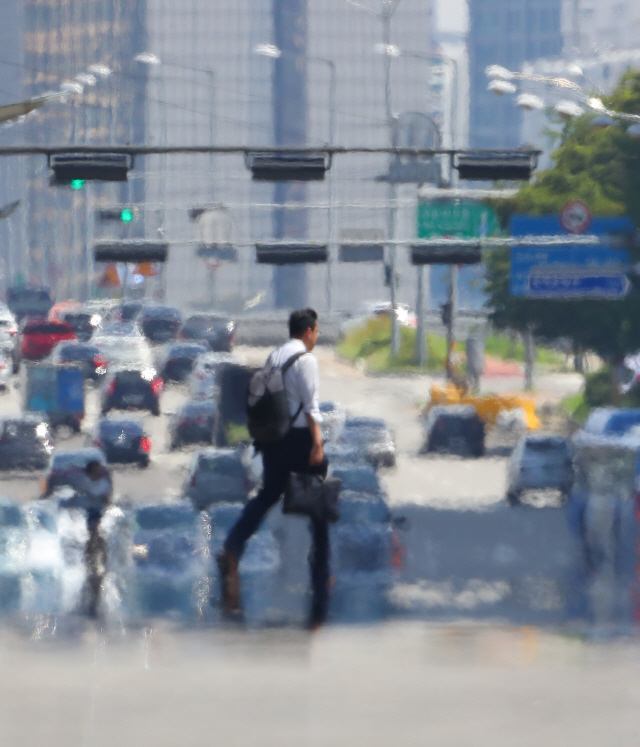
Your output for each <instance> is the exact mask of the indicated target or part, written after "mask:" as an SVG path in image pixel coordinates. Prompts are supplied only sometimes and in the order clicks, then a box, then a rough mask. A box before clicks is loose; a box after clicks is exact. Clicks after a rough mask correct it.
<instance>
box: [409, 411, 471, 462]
mask: <svg viewBox="0 0 640 747" xmlns="http://www.w3.org/2000/svg"><path fill="white" fill-rule="evenodd" d="M424 431H425V440H424V446H423V448H422V453H425V452H439V453H445V454H457V455H458V456H465V457H466V456H471V457H481V456H482V455H483V454H484V435H485V429H484V423H483V422H482V420H481V419H480V418H479V416H478V413H477V412H476V409H475V407H472V406H471V405H437V406H436V407H432V408H431V409H430V410H429V412H428V414H427V417H426V419H425V423H424Z"/></svg>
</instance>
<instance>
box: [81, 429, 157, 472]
mask: <svg viewBox="0 0 640 747" xmlns="http://www.w3.org/2000/svg"><path fill="white" fill-rule="evenodd" d="M93 445H94V446H97V447H98V448H99V449H102V451H103V452H104V454H105V456H106V458H107V462H109V463H110V464H113V463H116V462H117V463H119V464H132V463H136V464H138V466H139V467H143V468H144V467H148V466H149V455H150V452H151V439H150V438H149V436H148V434H147V433H146V431H145V429H144V424H143V423H142V421H141V420H137V419H136V420H134V419H132V418H100V420H98V424H97V425H96V427H95V430H94V433H93Z"/></svg>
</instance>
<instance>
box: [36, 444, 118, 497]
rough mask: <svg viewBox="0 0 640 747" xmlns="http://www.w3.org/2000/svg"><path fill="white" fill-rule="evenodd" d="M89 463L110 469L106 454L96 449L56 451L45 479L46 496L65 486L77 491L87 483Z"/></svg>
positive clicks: (44, 492) (44, 491)
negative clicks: (98, 463) (86, 476)
mask: <svg viewBox="0 0 640 747" xmlns="http://www.w3.org/2000/svg"><path fill="white" fill-rule="evenodd" d="M89 462H100V463H101V464H102V465H103V467H104V468H105V469H106V470H108V469H109V468H108V466H107V458H106V457H105V455H104V452H103V451H102V450H101V449H97V448H96V447H89V448H85V449H73V450H70V451H58V450H55V451H54V452H53V454H52V455H51V460H50V461H49V467H48V469H47V472H46V474H45V477H44V490H43V494H44V496H45V497H47V496H50V495H52V493H54V491H56V490H57V489H58V488H61V487H65V486H68V487H70V488H73V489H75V490H77V489H78V487H79V486H82V485H83V484H84V482H85V475H86V469H87V465H88V464H89Z"/></svg>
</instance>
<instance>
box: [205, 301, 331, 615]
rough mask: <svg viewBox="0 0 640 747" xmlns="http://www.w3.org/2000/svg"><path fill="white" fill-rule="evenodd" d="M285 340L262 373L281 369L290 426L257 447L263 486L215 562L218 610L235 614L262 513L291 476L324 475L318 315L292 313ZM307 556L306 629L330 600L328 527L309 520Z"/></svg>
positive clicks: (310, 312) (322, 523) (317, 520)
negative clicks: (247, 550) (244, 563)
mask: <svg viewBox="0 0 640 747" xmlns="http://www.w3.org/2000/svg"><path fill="white" fill-rule="evenodd" d="M289 337H290V339H289V340H288V342H286V343H285V344H284V345H282V346H281V347H279V348H276V349H275V350H274V351H273V352H272V353H271V355H270V356H269V359H268V360H267V364H266V366H265V369H269V367H274V368H278V369H280V370H281V371H282V380H283V384H284V391H285V394H286V399H287V403H288V409H289V416H290V421H289V423H290V427H289V428H288V430H287V432H286V435H284V437H283V438H281V439H280V440H277V441H275V442H271V443H265V444H257V447H258V448H259V450H260V451H261V452H262V462H263V467H264V477H263V488H262V490H260V492H259V493H258V495H257V496H256V497H255V498H253V499H252V500H251V501H249V503H247V505H246V506H245V508H244V511H243V512H242V516H241V517H240V518H239V519H238V521H237V523H236V525H235V526H234V527H233V528H232V529H231V531H230V533H229V536H228V537H227V539H226V541H225V544H224V548H223V551H222V552H221V553H220V554H219V555H218V557H217V561H218V566H219V569H220V575H221V583H222V602H223V608H224V609H225V611H226V612H228V613H232V614H233V613H238V612H240V607H241V603H240V577H239V573H238V564H239V562H240V558H241V557H242V553H243V551H244V547H245V544H246V542H247V540H248V539H249V538H250V537H251V535H252V534H253V533H254V532H255V531H256V530H257V529H258V527H259V526H260V523H261V522H262V520H263V518H264V516H265V514H266V513H267V512H268V511H269V509H270V508H271V507H272V506H273V505H274V504H275V503H277V502H278V501H279V500H280V498H281V497H282V496H283V494H284V491H285V488H286V486H287V483H288V480H289V475H290V474H291V473H292V472H295V473H308V474H320V475H323V476H324V475H326V474H327V460H326V458H325V456H324V451H323V448H322V436H321V432H320V423H321V422H322V417H321V415H320V410H319V405H318V403H319V396H318V395H319V392H318V389H319V375H318V362H317V360H316V358H315V357H314V356H313V355H311V354H310V353H311V351H312V350H313V349H314V347H315V345H316V341H317V339H318V315H317V314H316V312H315V311H314V310H313V309H302V310H299V311H294V312H293V313H292V314H291V316H290V317H289ZM310 521H311V533H312V541H313V544H312V549H311V556H310V566H311V584H312V588H313V597H312V604H311V610H310V614H309V627H310V628H312V629H313V628H316V627H318V626H319V625H321V624H322V623H323V622H324V620H325V618H326V614H327V605H328V600H329V527H328V524H327V522H326V521H324V520H320V519H315V518H312V519H310Z"/></svg>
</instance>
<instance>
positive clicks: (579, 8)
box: [562, 0, 640, 57]
mask: <svg viewBox="0 0 640 747" xmlns="http://www.w3.org/2000/svg"><path fill="white" fill-rule="evenodd" d="M562 33H563V35H564V39H565V52H566V54H567V55H569V54H572V55H574V56H579V57H591V56H593V55H599V54H601V53H603V52H606V51H609V50H615V49H632V48H634V47H637V46H638V39H639V38H640V3H637V2H635V0H563V8H562Z"/></svg>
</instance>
